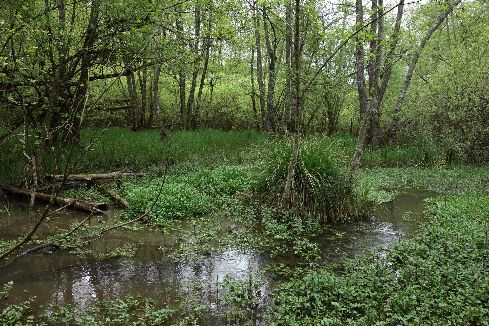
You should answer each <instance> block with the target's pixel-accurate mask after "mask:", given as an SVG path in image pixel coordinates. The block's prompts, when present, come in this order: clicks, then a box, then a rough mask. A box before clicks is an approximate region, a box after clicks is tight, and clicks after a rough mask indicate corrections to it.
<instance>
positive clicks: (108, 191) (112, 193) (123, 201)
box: [97, 182, 129, 208]
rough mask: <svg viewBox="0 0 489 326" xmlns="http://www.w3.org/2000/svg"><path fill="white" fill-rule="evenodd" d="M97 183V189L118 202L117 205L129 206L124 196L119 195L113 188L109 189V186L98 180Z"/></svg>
mask: <svg viewBox="0 0 489 326" xmlns="http://www.w3.org/2000/svg"><path fill="white" fill-rule="evenodd" d="M97 185H98V187H99V189H100V190H101V191H102V192H103V193H104V194H106V195H107V196H109V197H110V198H112V200H113V201H114V202H116V203H117V204H119V206H121V207H124V208H128V207H129V203H128V202H127V200H126V199H125V198H123V197H121V196H120V195H119V194H118V193H117V192H115V191H114V190H112V189H110V188H109V186H107V185H106V184H105V183H103V182H99V183H97Z"/></svg>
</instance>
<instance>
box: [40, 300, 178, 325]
mask: <svg viewBox="0 0 489 326" xmlns="http://www.w3.org/2000/svg"><path fill="white" fill-rule="evenodd" d="M174 314H175V310H174V309H171V308H166V307H163V308H158V307H156V306H155V304H154V302H152V301H151V300H149V299H141V298H136V297H132V296H128V297H125V298H123V299H116V300H106V301H103V302H100V303H98V304H97V305H95V306H92V307H90V308H89V309H88V310H86V311H83V312H80V311H77V310H76V309H75V308H73V307H71V306H62V307H58V308H56V309H54V311H53V312H51V313H49V314H46V316H45V317H44V319H45V320H46V322H47V323H48V324H49V325H54V324H61V323H62V324H69V325H77V326H85V325H86V326H88V325H98V326H109V325H133V326H146V325H152V326H153V325H154V326H156V325H163V324H167V323H168V322H169V321H170V320H171V318H172V316H173V315H174Z"/></svg>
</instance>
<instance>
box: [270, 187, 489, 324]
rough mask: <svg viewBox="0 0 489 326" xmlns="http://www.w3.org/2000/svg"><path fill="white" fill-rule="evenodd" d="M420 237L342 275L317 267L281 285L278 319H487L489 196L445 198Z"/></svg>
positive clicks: (436, 203)
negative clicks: (317, 268)
mask: <svg viewBox="0 0 489 326" xmlns="http://www.w3.org/2000/svg"><path fill="white" fill-rule="evenodd" d="M428 218H429V222H428V223H427V225H425V226H424V228H423V230H422V231H421V232H420V234H418V235H417V236H416V237H414V238H412V239H410V240H405V241H402V242H401V243H399V244H396V245H393V246H392V247H390V248H389V249H388V250H387V251H386V253H385V254H382V255H381V256H378V255H376V254H375V253H374V254H366V255H364V256H362V257H361V258H359V259H356V260H354V261H351V262H350V263H349V264H347V266H346V270H345V272H344V273H343V274H342V275H335V274H334V273H332V272H331V271H328V270H316V271H312V272H307V273H306V274H305V275H301V277H300V278H297V279H294V280H292V281H290V282H286V283H284V284H283V285H281V286H280V287H279V288H278V289H277V291H276V294H275V306H274V308H272V310H271V315H270V323H271V324H273V325H345V324H348V325H365V324H382V325H399V324H408V325H410V324H425V323H429V324H433V325H487V321H488V316H489V297H488V293H489V288H488V286H489V274H488V273H487V270H486V262H487V258H488V254H489V243H488V241H487V232H488V229H487V225H488V224H487V222H488V218H489V197H488V196H487V194H485V195H473V194H466V195H459V196H451V197H449V198H444V197H439V198H437V199H434V200H432V201H431V203H430V207H429V210H428Z"/></svg>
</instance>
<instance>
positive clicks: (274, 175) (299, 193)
mask: <svg viewBox="0 0 489 326" xmlns="http://www.w3.org/2000/svg"><path fill="white" fill-rule="evenodd" d="M291 155H292V148H291V145H290V143H287V142H285V143H282V144H277V145H276V146H275V149H274V150H273V152H272V153H271V154H270V155H269V156H268V158H267V159H266V163H265V169H264V171H263V174H262V177H261V180H260V181H259V183H258V185H257V191H258V193H261V194H264V193H268V194H270V193H271V194H272V198H273V200H278V201H280V200H281V199H280V195H281V194H282V192H283V189H284V186H285V183H286V180H287V173H288V166H289V162H290V158H291ZM293 191H294V195H293V196H294V199H293V203H294V205H296V206H297V207H301V208H302V209H304V210H305V211H306V212H308V213H310V214H312V215H315V216H316V217H317V218H318V219H319V220H320V221H322V222H328V223H330V222H343V221H346V220H349V218H350V217H351V216H352V214H353V211H354V208H355V207H354V194H353V187H352V185H351V183H350V182H349V181H348V178H347V176H346V173H345V172H344V171H342V170H341V169H340V168H339V167H338V166H337V165H336V164H334V163H333V161H332V160H331V159H330V153H329V152H328V151H327V148H324V147H321V146H320V143H318V142H309V143H306V144H304V146H303V147H302V148H301V150H300V153H299V157H298V163H297V165H296V168H295V174H294V186H293Z"/></svg>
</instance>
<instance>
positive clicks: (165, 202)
mask: <svg viewBox="0 0 489 326" xmlns="http://www.w3.org/2000/svg"><path fill="white" fill-rule="evenodd" d="M162 182H163V180H161V179H156V180H152V181H149V180H147V182H146V183H145V184H144V185H143V184H134V185H127V186H126V197H127V200H128V202H129V205H130V210H131V213H132V214H133V215H135V216H136V215H141V214H144V213H146V212H149V213H148V215H149V221H150V222H151V223H153V224H159V225H166V224H168V222H169V221H171V220H175V219H183V218H187V217H192V216H198V215H203V214H206V213H209V212H210V211H211V209H212V208H213V200H212V198H211V197H210V196H209V195H207V194H206V193H205V192H203V191H201V190H199V189H198V188H196V187H194V186H192V185H189V184H186V183H184V182H172V181H167V182H165V183H164V184H163V186H162V185H161V183H162Z"/></svg>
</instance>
